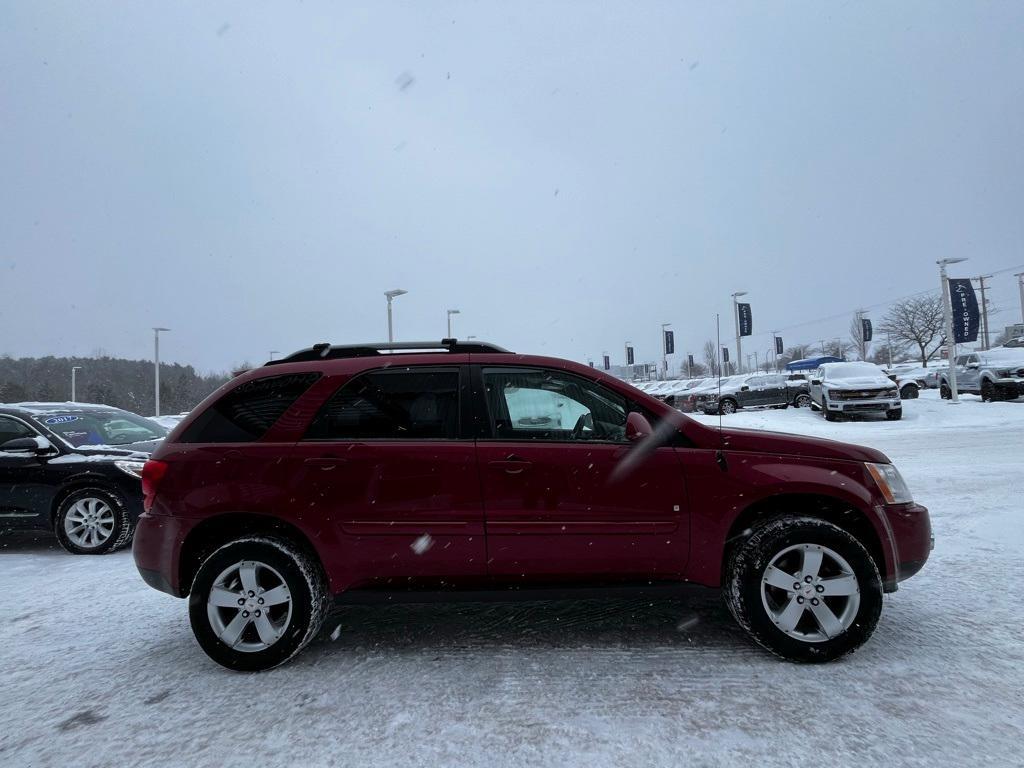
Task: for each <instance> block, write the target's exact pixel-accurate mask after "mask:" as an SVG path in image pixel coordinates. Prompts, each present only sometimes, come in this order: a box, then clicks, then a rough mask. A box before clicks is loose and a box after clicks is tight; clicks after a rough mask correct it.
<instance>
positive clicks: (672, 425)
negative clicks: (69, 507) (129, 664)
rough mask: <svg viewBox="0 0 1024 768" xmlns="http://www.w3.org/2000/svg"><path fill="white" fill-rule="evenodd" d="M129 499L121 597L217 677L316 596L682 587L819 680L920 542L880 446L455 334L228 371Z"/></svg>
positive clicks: (300, 626)
mask: <svg viewBox="0 0 1024 768" xmlns="http://www.w3.org/2000/svg"><path fill="white" fill-rule="evenodd" d="M142 482H143V491H144V494H145V510H146V511H145V513H144V514H143V515H142V517H141V519H140V520H139V523H138V530H137V532H136V534H135V543H134V552H135V562H136V564H137V565H138V568H139V571H140V573H141V574H142V577H143V578H144V579H145V580H146V582H148V583H149V584H150V585H151V586H153V587H155V588H156V589H159V590H162V591H164V592H168V593H170V594H172V595H175V596H177V597H186V596H187V597H188V598H189V614H190V619H191V623H192V628H193V630H194V632H195V635H196V638H197V639H198V641H199V644H200V645H201V646H202V647H203V650H205V651H206V653H207V654H209V656H210V657H211V658H213V659H214V660H215V661H217V662H219V663H221V664H223V665H224V666H227V667H230V668H233V669H239V670H260V669H266V668H268V667H273V666H275V665H277V664H281V663H282V662H284V661H286V660H288V659H289V658H291V657H292V656H293V655H295V654H296V653H297V652H298V651H299V650H300V649H301V648H302V647H303V646H305V645H306V643H308V642H309V641H310V640H311V639H312V638H313V637H314V636H315V635H316V634H317V632H318V631H319V630H320V628H321V626H322V624H323V621H324V618H325V616H326V615H327V613H328V611H329V609H330V607H331V605H332V603H335V602H345V601H366V600H371V599H385V600H395V599H401V598H403V597H404V598H406V599H422V598H423V596H424V593H433V595H434V596H436V595H437V593H441V594H442V596H443V595H444V594H445V593H448V594H449V597H450V598H452V599H454V598H455V597H456V593H458V596H459V597H461V598H462V599H465V598H466V596H467V593H468V596H469V597H471V598H481V599H483V598H487V599H494V598H495V597H497V599H501V597H502V596H503V595H504V596H506V597H507V596H508V592H507V590H517V591H522V592H528V594H530V595H537V596H543V597H551V596H552V594H553V593H552V590H553V589H554V590H558V591H560V592H561V593H562V594H564V593H570V594H571V593H573V592H574V591H575V593H576V594H580V593H581V592H580V590H582V589H583V588H591V590H592V588H594V587H619V588H624V587H630V586H634V587H638V588H643V589H647V590H654V589H657V588H660V587H667V588H673V587H675V588H678V587H679V586H681V585H682V584H683V583H685V582H695V583H697V584H702V585H707V586H709V587H721V588H722V589H723V591H724V593H725V598H726V602H727V604H728V606H729V609H730V610H731V611H732V613H733V615H734V616H735V618H736V620H737V621H738V622H739V623H740V625H741V626H742V627H743V628H744V629H745V630H746V631H747V632H748V633H749V634H750V635H751V636H752V637H753V638H754V640H756V641H757V642H758V643H760V644H761V645H763V646H764V647H766V648H767V649H769V650H771V651H773V652H775V653H777V654H779V655H780V656H783V657H785V658H787V659H793V660H798V661H826V660H830V659H834V658H837V657H839V656H841V655H843V654H845V653H847V652H849V651H852V650H853V649H855V648H857V647H858V646H860V645H861V644H862V643H863V642H864V641H865V640H867V638H868V637H869V636H870V634H871V632H872V631H873V630H874V627H875V624H876V623H877V621H878V617H879V612H880V611H881V608H882V593H883V591H886V592H891V591H894V590H895V589H896V584H897V582H899V581H901V580H903V579H906V578H908V577H910V576H912V575H913V574H914V573H916V572H917V571H918V570H919V569H920V568H921V566H922V565H924V562H925V560H926V559H927V557H928V553H929V550H930V547H931V528H930V524H929V519H928V511H927V510H926V509H925V508H924V507H922V506H920V505H918V504H915V503H913V501H912V500H911V497H910V493H909V492H908V490H907V488H906V486H905V485H904V483H903V480H902V479H901V477H900V475H899V473H898V472H897V471H896V469H895V468H894V467H893V465H892V464H890V463H889V460H888V459H887V458H886V457H885V456H884V455H883V454H881V453H879V452H878V451H875V450H872V449H870V448H861V447H858V446H854V445H846V444H843V443H837V442H831V441H828V440H821V439H815V438H808V437H797V436H793V435H782V434H772V433H764V432H753V431H745V430H739V429H724V430H719V429H716V428H712V427H707V426H704V425H702V424H699V423H698V422H696V421H693V420H692V419H690V418H688V417H686V416H684V415H682V414H681V413H679V412H678V411H676V410H675V409H673V408H671V407H669V406H667V405H665V404H663V403H661V402H659V401H658V400H656V399H654V398H653V397H649V396H647V395H645V394H643V393H642V392H640V391H639V390H637V389H635V388H633V387H632V386H630V385H629V384H626V383H624V382H622V381H619V380H617V379H614V378H612V377H610V376H607V375H605V374H603V373H601V372H599V371H596V370H594V369H593V368H588V367H586V366H582V365H578V364H576V363H572V362H569V361H566V360H558V359H554V358H547V357H537V356H533V355H520V354H513V353H511V352H508V351H506V350H503V349H501V348H500V347H495V346H492V345H489V344H483V343H459V342H456V341H455V340H454V339H445V340H443V341H442V342H441V344H437V343H407V344H386V345H359V346H330V345H328V344H320V345H317V346H314V347H312V348H310V349H306V350H302V351H300V352H297V353H295V354H293V355H291V356H290V357H287V358H284V359H281V360H274V361H271V362H269V363H267V364H266V365H265V366H264V367H262V368H259V369H256V370H252V371H248V372H246V373H244V374H242V375H240V376H238V377H237V378H235V379H234V380H233V381H231V382H229V383H228V384H226V385H225V386H224V387H222V388H221V389H219V390H218V391H217V392H215V393H214V394H212V395H211V396H210V397H209V398H207V399H206V400H205V401H204V402H203V403H202V404H201V405H200V406H199V407H198V408H196V410H195V411H194V412H193V413H192V415H191V416H190V417H188V418H187V419H185V420H184V421H183V422H182V423H181V424H179V425H178V426H177V427H176V428H175V429H174V431H173V432H172V433H171V434H170V436H169V437H168V438H167V439H166V440H164V442H163V443H162V444H161V446H160V447H159V448H158V449H157V451H156V452H155V453H154V454H153V458H152V459H151V460H150V461H149V462H148V463H147V464H146V466H145V469H144V470H143V480H142ZM588 594H590V592H588Z"/></svg>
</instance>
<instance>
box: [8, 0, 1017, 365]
mask: <svg viewBox="0 0 1024 768" xmlns="http://www.w3.org/2000/svg"><path fill="white" fill-rule="evenodd" d="M1022 152H1024V3H1020V2H1006V3H984V4H983V3H980V2H957V3H938V2H924V3H909V2H900V3H891V2H885V3H882V2H878V3H855V2H843V3H839V2H834V3H821V2H812V3H793V2H787V3H781V2H779V3H771V2H761V1H760V0H759V1H758V2H754V3H749V4H733V3H717V2H716V3H679V2H670V3H664V4H659V3H639V4H635V5H630V4H627V3H615V4H611V3H609V4H605V7H604V8H600V7H599V6H598V5H597V4H594V3H568V2H566V3H560V2H555V1H553V0H545V2H540V3H537V4H533V5H530V4H527V3H522V2H516V3H508V2H501V3H499V2H482V3H474V4H469V3H451V4H448V3H441V2H422V3H415V4H387V3H382V2H376V1H375V2H367V3H363V4H357V3H325V4H319V3H312V2H305V3H302V4H291V3H283V2H282V3H259V4H257V3H251V2H245V3H208V2H202V3H195V4H185V3H167V2H127V1H126V2H121V3H102V2H91V3H80V2H69V3H65V4H62V3H45V2H41V1H37V0H31V1H29V0H25V1H24V2H15V1H14V0H0V288H2V291H0V295H2V299H0V353H7V354H11V355H14V356H42V355H48V354H53V355H71V354H79V355H87V354H90V353H92V352H93V351H94V350H96V349H98V348H102V349H103V350H105V351H106V352H107V353H109V354H112V355H117V356H126V357H134V358H145V357H149V356H150V355H151V354H152V351H151V350H152V331H151V330H150V328H151V327H152V326H154V325H163V326H168V327H170V328H172V329H173V331H172V332H171V333H170V334H168V335H167V336H166V338H165V340H164V342H163V344H162V349H163V352H164V355H165V357H166V358H167V359H170V360H174V361H179V362H183V363H192V364H194V365H196V366H197V367H198V368H200V369H204V370H206V369H224V368H227V367H228V366H230V365H232V364H234V363H238V362H241V361H250V362H258V361H261V360H263V359H265V358H266V356H267V352H268V351H269V350H271V349H276V350H282V351H291V350H293V349H296V348H299V347H303V346H308V345H309V344H311V343H313V342H317V341H322V340H329V341H333V342H354V341H365V340H379V339H383V338H385V337H386V332H387V331H386V319H385V318H386V315H385V300H384V297H383V292H384V291H385V290H388V289H391V288H404V289H407V290H408V291H409V294H408V295H407V296H403V297H401V298H399V299H396V301H395V329H396V336H397V337H398V338H399V339H406V340H409V339H426V338H430V339H439V338H440V337H442V336H443V335H444V333H445V310H446V309H447V308H450V307H454V308H458V309H460V310H461V314H460V315H458V316H456V317H455V332H456V335H458V336H460V337H464V336H466V335H469V334H472V335H475V336H478V337H480V338H482V339H488V340H493V341H495V342H497V343H499V344H502V345H504V346H507V347H509V348H511V349H515V350H517V351H529V352H541V353H546V354H553V355H559V356H565V357H570V358H574V359H577V360H586V359H588V358H590V359H594V360H599V359H600V355H601V353H602V352H604V351H607V352H609V353H611V355H612V358H613V361H616V362H620V361H621V360H622V357H623V351H622V348H623V344H624V342H625V341H626V340H630V341H632V342H634V344H635V345H636V348H637V358H638V362H639V361H641V360H646V359H650V360H653V359H655V358H656V357H657V356H659V355H660V343H659V339H660V335H659V334H660V324H661V323H663V322H671V323H673V324H674V328H675V330H676V336H677V341H676V344H677V351H678V352H680V353H686V352H688V351H692V352H694V353H698V352H699V351H700V347H701V345H702V344H703V341H704V340H705V339H707V338H711V337H713V335H714V332H715V313H721V314H722V323H723V340H726V339H727V338H728V337H730V336H731V335H732V333H733V331H732V315H731V304H730V302H731V300H730V294H731V293H732V292H733V291H737V290H747V291H749V300H750V301H751V303H752V305H753V312H754V324H755V331H758V332H764V333H765V334H767V332H769V331H770V330H772V329H773V328H779V329H788V330H786V331H785V332H784V334H783V335H784V337H785V340H786V343H787V344H790V343H792V342H796V341H813V342H816V341H817V340H818V339H819V338H822V337H823V336H826V337H835V336H839V335H842V336H844V337H845V336H846V335H847V327H848V325H849V315H850V314H851V313H852V312H853V311H854V310H855V309H857V308H858V306H875V305H879V304H881V303H884V302H886V301H888V300H890V299H893V298H896V297H899V296H903V295H906V294H910V293H914V292H917V291H921V290H924V289H929V288H932V287H937V285H938V276H937V272H936V267H935V259H937V258H942V257H946V256H963V257H969V258H970V259H971V260H970V262H968V263H967V264H965V265H960V266H959V267H957V268H955V271H954V274H956V275H961V276H962V275H968V274H970V275H976V274H980V273H983V272H991V271H993V270H999V269H1004V268H1007V267H1012V266H1014V265H1020V264H1024V210H1022V202H1024V159H1022V158H1024V154H1022ZM961 267H962V269H961ZM1013 271H1020V269H1015V270H1013ZM993 283H994V291H993V294H992V298H993V300H994V304H995V306H996V308H997V309H1000V310H1002V311H1001V312H1000V313H999V314H997V315H995V316H994V318H993V321H992V325H993V327H998V328H1002V326H1003V325H1005V324H1006V323H1009V322H1014V321H1017V320H1019V317H1020V308H1019V304H1018V299H1017V292H1016V285H1015V282H1014V278H1013V277H1012V276H1011V275H1010V274H1008V273H1004V274H1001V275H998V276H997V277H996V278H995V279H994V280H993ZM883 310H884V307H879V308H878V309H876V310H874V311H873V312H872V316H874V317H880V316H881V313H882V311H883ZM837 315H838V316H839V317H837V318H835V319H832V320H822V321H819V322H812V323H808V324H805V325H802V326H800V327H793V326H795V325H797V324H799V323H807V321H812V320H817V319H819V318H827V317H833V316H837ZM769 347H770V337H769V336H768V335H760V336H757V337H755V338H754V339H752V340H751V341H750V342H749V346H747V345H746V344H745V350H749V351H753V349H757V350H759V351H762V352H763V351H764V350H767V349H769ZM681 359H682V355H681V354H680V355H677V357H676V360H677V363H678V361H679V360H681Z"/></svg>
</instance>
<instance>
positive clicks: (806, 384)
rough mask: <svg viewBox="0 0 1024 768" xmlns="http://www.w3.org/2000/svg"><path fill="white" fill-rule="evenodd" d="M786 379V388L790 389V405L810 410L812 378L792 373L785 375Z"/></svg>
mask: <svg viewBox="0 0 1024 768" xmlns="http://www.w3.org/2000/svg"><path fill="white" fill-rule="evenodd" d="M784 375H785V374H784ZM785 377H786V386H787V387H789V397H790V402H789V404H790V405H792V406H793V407H794V408H810V407H811V382H810V376H809V375H808V374H807V373H790V374H788V375H785Z"/></svg>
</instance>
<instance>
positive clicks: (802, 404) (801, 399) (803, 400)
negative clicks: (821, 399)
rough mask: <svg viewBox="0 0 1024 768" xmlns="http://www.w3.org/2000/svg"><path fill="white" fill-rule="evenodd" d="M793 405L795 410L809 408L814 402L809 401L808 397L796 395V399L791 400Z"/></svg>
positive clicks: (809, 397)
mask: <svg viewBox="0 0 1024 768" xmlns="http://www.w3.org/2000/svg"><path fill="white" fill-rule="evenodd" d="M793 405H794V406H795V407H796V408H811V407H812V406H813V405H814V402H813V401H812V400H811V396H810V395H797V396H796V399H795V400H793Z"/></svg>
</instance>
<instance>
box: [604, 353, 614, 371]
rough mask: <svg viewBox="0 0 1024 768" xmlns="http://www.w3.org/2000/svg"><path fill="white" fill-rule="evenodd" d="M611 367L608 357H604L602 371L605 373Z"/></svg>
mask: <svg viewBox="0 0 1024 768" xmlns="http://www.w3.org/2000/svg"><path fill="white" fill-rule="evenodd" d="M611 367H612V361H611V360H610V359H609V358H608V355H605V356H604V369H605V370H606V371H607V370H608V369H609V368H611Z"/></svg>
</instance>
